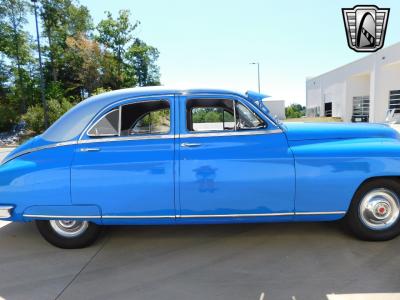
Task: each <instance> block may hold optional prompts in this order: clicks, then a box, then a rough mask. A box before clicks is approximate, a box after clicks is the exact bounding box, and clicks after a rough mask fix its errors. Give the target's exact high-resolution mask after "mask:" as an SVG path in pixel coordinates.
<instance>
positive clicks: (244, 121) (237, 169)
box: [179, 95, 295, 222]
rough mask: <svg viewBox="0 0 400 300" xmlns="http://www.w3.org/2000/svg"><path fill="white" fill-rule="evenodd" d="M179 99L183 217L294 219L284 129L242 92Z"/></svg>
mask: <svg viewBox="0 0 400 300" xmlns="http://www.w3.org/2000/svg"><path fill="white" fill-rule="evenodd" d="M179 104H180V120H181V123H180V137H179V156H180V157H179V172H180V181H179V197H180V215H179V220H180V221H181V222H191V221H193V220H196V222H198V221H199V220H204V222H209V221H212V222H218V220H220V221H222V222H230V221H235V222H236V221H238V220H241V219H242V220H245V221H250V220H254V221H260V220H261V219H262V220H265V221H267V220H273V219H276V218H279V219H291V218H292V217H293V212H294V193H295V171H294V160H293V155H292V153H291V151H290V149H289V147H288V144H287V140H286V136H285V134H284V133H283V132H282V130H281V129H279V127H277V126H276V125H275V124H274V123H273V122H271V121H270V120H268V118H266V117H265V116H262V114H261V113H260V112H259V111H258V114H257V113H254V112H253V111H252V110H251V109H250V107H253V106H252V105H251V104H250V103H247V101H244V100H241V98H238V99H235V98H229V97H221V98H220V97H218V99H216V98H215V97H207V96H200V95H199V96H196V95H193V96H188V97H185V98H183V97H181V99H180V101H179ZM253 109H255V108H254V107H253ZM260 218H261V219H260Z"/></svg>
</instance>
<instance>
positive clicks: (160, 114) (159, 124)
mask: <svg viewBox="0 0 400 300" xmlns="http://www.w3.org/2000/svg"><path fill="white" fill-rule="evenodd" d="M169 127H170V119H169V109H160V110H157V111H151V112H149V113H147V114H145V115H144V116H142V117H140V118H139V120H137V121H136V123H135V124H134V125H133V126H132V127H131V129H130V131H129V134H130V135H133V134H150V133H168V132H169Z"/></svg>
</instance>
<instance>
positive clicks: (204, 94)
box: [177, 93, 282, 129]
mask: <svg viewBox="0 0 400 300" xmlns="http://www.w3.org/2000/svg"><path fill="white" fill-rule="evenodd" d="M177 95H178V96H184V97H186V99H190V98H193V97H196V96H198V97H202V98H203V97H218V98H220V97H222V98H230V99H235V100H236V101H237V100H238V99H240V100H244V101H246V104H245V106H246V107H247V108H249V106H248V105H247V103H248V104H250V106H251V107H252V108H249V109H250V110H251V111H253V112H255V111H254V109H253V108H255V109H256V111H257V112H255V113H256V114H257V115H258V116H259V117H260V115H261V116H262V117H260V118H261V119H263V118H265V119H267V120H268V121H269V122H270V123H271V124H273V125H274V126H275V127H277V128H280V129H282V127H281V126H280V125H279V124H277V123H276V122H275V121H274V120H273V119H271V118H270V117H269V116H268V115H266V114H265V113H264V112H263V111H262V110H261V109H260V108H259V107H257V106H256V105H254V103H252V102H251V101H250V100H248V98H247V97H246V96H244V95H239V94H236V93H232V94H230V93H221V94H212V93H193V94H191V93H177ZM189 97H190V98H189ZM242 103H243V102H242Z"/></svg>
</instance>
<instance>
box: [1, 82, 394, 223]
mask: <svg viewBox="0 0 400 300" xmlns="http://www.w3.org/2000/svg"><path fill="white" fill-rule="evenodd" d="M263 98H264V96H263V95H261V94H258V93H254V92H248V93H246V94H244V95H243V94H240V93H236V92H231V91H225V90H215V89H187V90H185V89H166V88H133V89H124V90H119V91H113V92H109V93H104V94H101V95H98V96H94V97H90V98H88V99H86V100H84V101H82V102H81V103H80V104H78V105H77V106H75V107H74V108H73V109H71V110H70V111H69V112H68V113H66V114H65V115H64V116H63V117H62V118H60V119H59V120H58V121H57V122H56V123H55V124H53V125H52V126H51V127H50V128H49V129H48V130H47V131H46V132H44V133H43V134H42V135H39V136H37V137H35V138H33V139H31V140H30V141H28V142H27V143H25V144H23V145H21V146H20V147H18V148H17V149H15V150H14V151H13V152H12V153H10V154H9V155H8V156H7V157H6V158H5V159H4V160H3V162H2V165H1V166H0V218H1V219H3V220H7V221H17V222H26V221H34V220H39V221H50V220H63V221H65V222H75V221H76V222H90V223H91V224H97V225H123V224H132V225H149V224H157V225H162V224H215V223H238V222H281V221H331V220H337V219H341V218H343V217H344V216H345V215H346V214H347V212H348V210H349V208H350V206H351V203H352V200H353V199H354V196H355V194H356V192H357V191H358V190H359V189H360V187H361V186H363V184H364V183H366V182H369V181H371V180H374V179H379V178H389V179H393V180H394V179H397V178H398V177H399V176H400V140H399V135H398V133H397V132H396V131H395V130H393V129H392V128H390V127H388V126H386V125H380V124H345V123H336V124H333V123H332V124H323V123H321V124H309V123H286V124H281V123H279V122H278V121H276V120H274V118H273V117H272V116H271V115H270V114H269V111H268V109H267V108H266V107H265V106H264V105H263V104H262V99H263ZM396 199H397V197H396ZM396 199H395V201H398V200H396ZM378 208H380V207H376V209H378ZM385 208H386V209H389V207H386V206H385ZM390 209H392V210H394V209H395V208H390ZM391 213H393V211H392V212H391ZM392 217H393V216H392ZM396 218H397V216H396ZM395 221H396V222H397V219H396V220H395ZM66 224H67V223H64V225H66Z"/></svg>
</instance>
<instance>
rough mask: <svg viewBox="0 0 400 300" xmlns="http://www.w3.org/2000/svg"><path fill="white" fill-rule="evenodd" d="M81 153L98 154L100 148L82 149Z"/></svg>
mask: <svg viewBox="0 0 400 300" xmlns="http://www.w3.org/2000/svg"><path fill="white" fill-rule="evenodd" d="M79 151H80V152H98V151H100V148H81V149H79Z"/></svg>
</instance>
